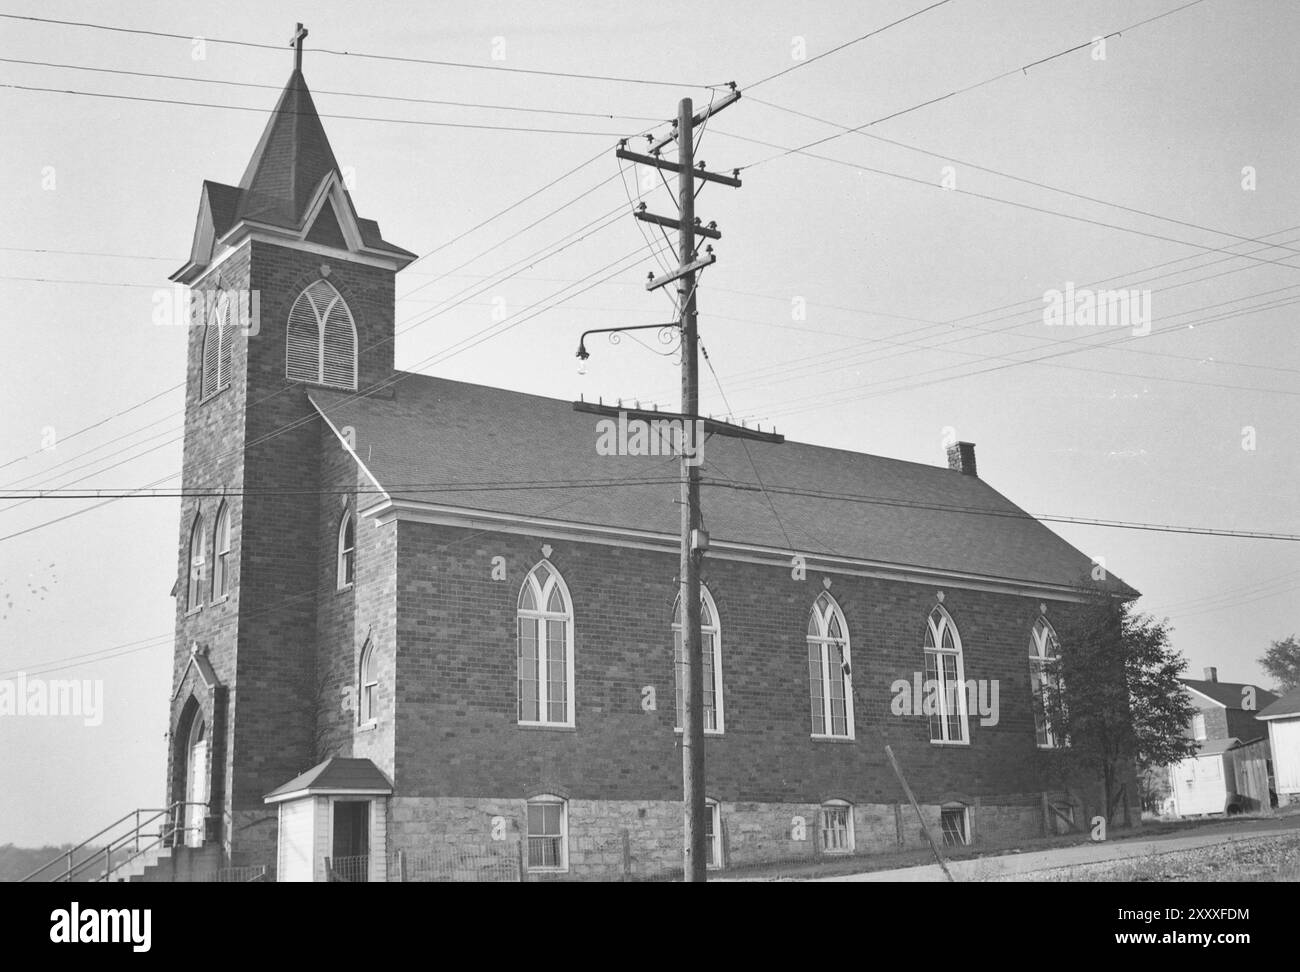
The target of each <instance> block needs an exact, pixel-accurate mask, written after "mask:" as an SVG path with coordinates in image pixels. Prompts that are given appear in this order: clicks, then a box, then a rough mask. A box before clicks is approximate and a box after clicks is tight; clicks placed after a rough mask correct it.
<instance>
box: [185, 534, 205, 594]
mask: <svg viewBox="0 0 1300 972" xmlns="http://www.w3.org/2000/svg"><path fill="white" fill-rule="evenodd" d="M188 560H189V565H190V572H189V585H188V587H187V589H186V595H185V609H186V610H187V611H197V610H198V609H199V608H201V607H202V606H203V571H204V569H205V567H206V565H207V561H208V534H207V531H206V530H204V529H203V514H202V513H195V514H194V525H193V526H192V527H190V546H189V557H188Z"/></svg>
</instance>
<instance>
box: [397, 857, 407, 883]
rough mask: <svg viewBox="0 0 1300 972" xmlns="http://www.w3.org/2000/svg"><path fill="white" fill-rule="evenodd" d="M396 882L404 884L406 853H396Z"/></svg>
mask: <svg viewBox="0 0 1300 972" xmlns="http://www.w3.org/2000/svg"><path fill="white" fill-rule="evenodd" d="M397 880H399V881H400V882H402V883H403V884H405V883H406V851H404V850H399V851H398V852H397Z"/></svg>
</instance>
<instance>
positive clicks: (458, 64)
mask: <svg viewBox="0 0 1300 972" xmlns="http://www.w3.org/2000/svg"><path fill="white" fill-rule="evenodd" d="M0 17H2V18H4V19H6V20H25V21H30V22H32V23H41V24H57V25H59V26H62V27H84V28H87V29H90V30H105V31H112V32H114V33H119V34H137V35H141V36H146V37H163V38H167V39H171V40H183V41H186V42H190V43H192V42H193V41H195V40H202V41H203V42H204V43H205V44H226V45H229V46H233V47H248V48H254V49H259V50H268V51H276V52H279V53H283V52H284V50H285V46H284V45H281V44H261V43H258V42H256V41H244V40H234V39H232V38H228V37H209V36H205V35H202V34H174V33H169V32H166V31H161V30H142V29H139V28H133V27H118V26H114V25H110V24H92V23H88V22H86V21H79V20H55V19H53V18H50V17H27V16H21V15H19V14H3V13H0ZM312 51H313V53H315V54H329V55H332V56H335V57H357V58H365V59H367V60H373V61H393V62H397V63H403V64H427V65H432V66H434V67H454V68H464V69H467V70H473V71H499V72H503V73H508V74H528V75H537V76H542V77H552V78H571V79H574V80H578V81H613V82H617V83H620V84H643V85H654V86H657V87H666V88H682V87H687V88H715V87H719V85H713V84H686V83H684V82H678V81H652V80H648V79H646V78H627V77H617V76H611V75H602V74H576V73H574V72H571V71H544V70H540V69H534V68H517V67H506V66H505V65H503V64H473V63H470V62H467V61H447V60H436V59H434V58H424V57H400V56H398V55H395V54H371V53H366V52H362V51H337V50H331V49H330V48H326V47H315V48H312Z"/></svg>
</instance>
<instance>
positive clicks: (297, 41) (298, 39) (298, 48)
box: [289, 24, 307, 71]
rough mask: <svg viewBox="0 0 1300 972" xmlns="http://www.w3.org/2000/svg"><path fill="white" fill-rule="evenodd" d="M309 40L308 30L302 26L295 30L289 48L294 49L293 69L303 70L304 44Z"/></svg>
mask: <svg viewBox="0 0 1300 972" xmlns="http://www.w3.org/2000/svg"><path fill="white" fill-rule="evenodd" d="M306 39H307V28H306V27H304V26H303V25H302V24H298V26H297V27H296V28H295V29H294V32H293V37H291V38H289V46H290V47H292V48H293V69H294V70H295V71H301V70H302V42H303V41H304V40H306Z"/></svg>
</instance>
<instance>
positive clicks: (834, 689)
mask: <svg viewBox="0 0 1300 972" xmlns="http://www.w3.org/2000/svg"><path fill="white" fill-rule="evenodd" d="M849 673H850V664H849V626H848V624H847V623H845V621H844V612H843V611H841V610H840V606H839V604H838V603H836V601H835V598H833V597H831V595H830V593H829V592H826V591H823V592H822V593H821V595H820V596H819V597H818V598H817V600H816V601H815V602H814V603H813V606H812V611H810V612H809V614H808V686H809V692H810V697H811V702H812V734H813V735H814V736H824V737H831V738H840V739H852V738H853V702H852V697H853V696H852V682H851V681H850V675H849Z"/></svg>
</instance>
